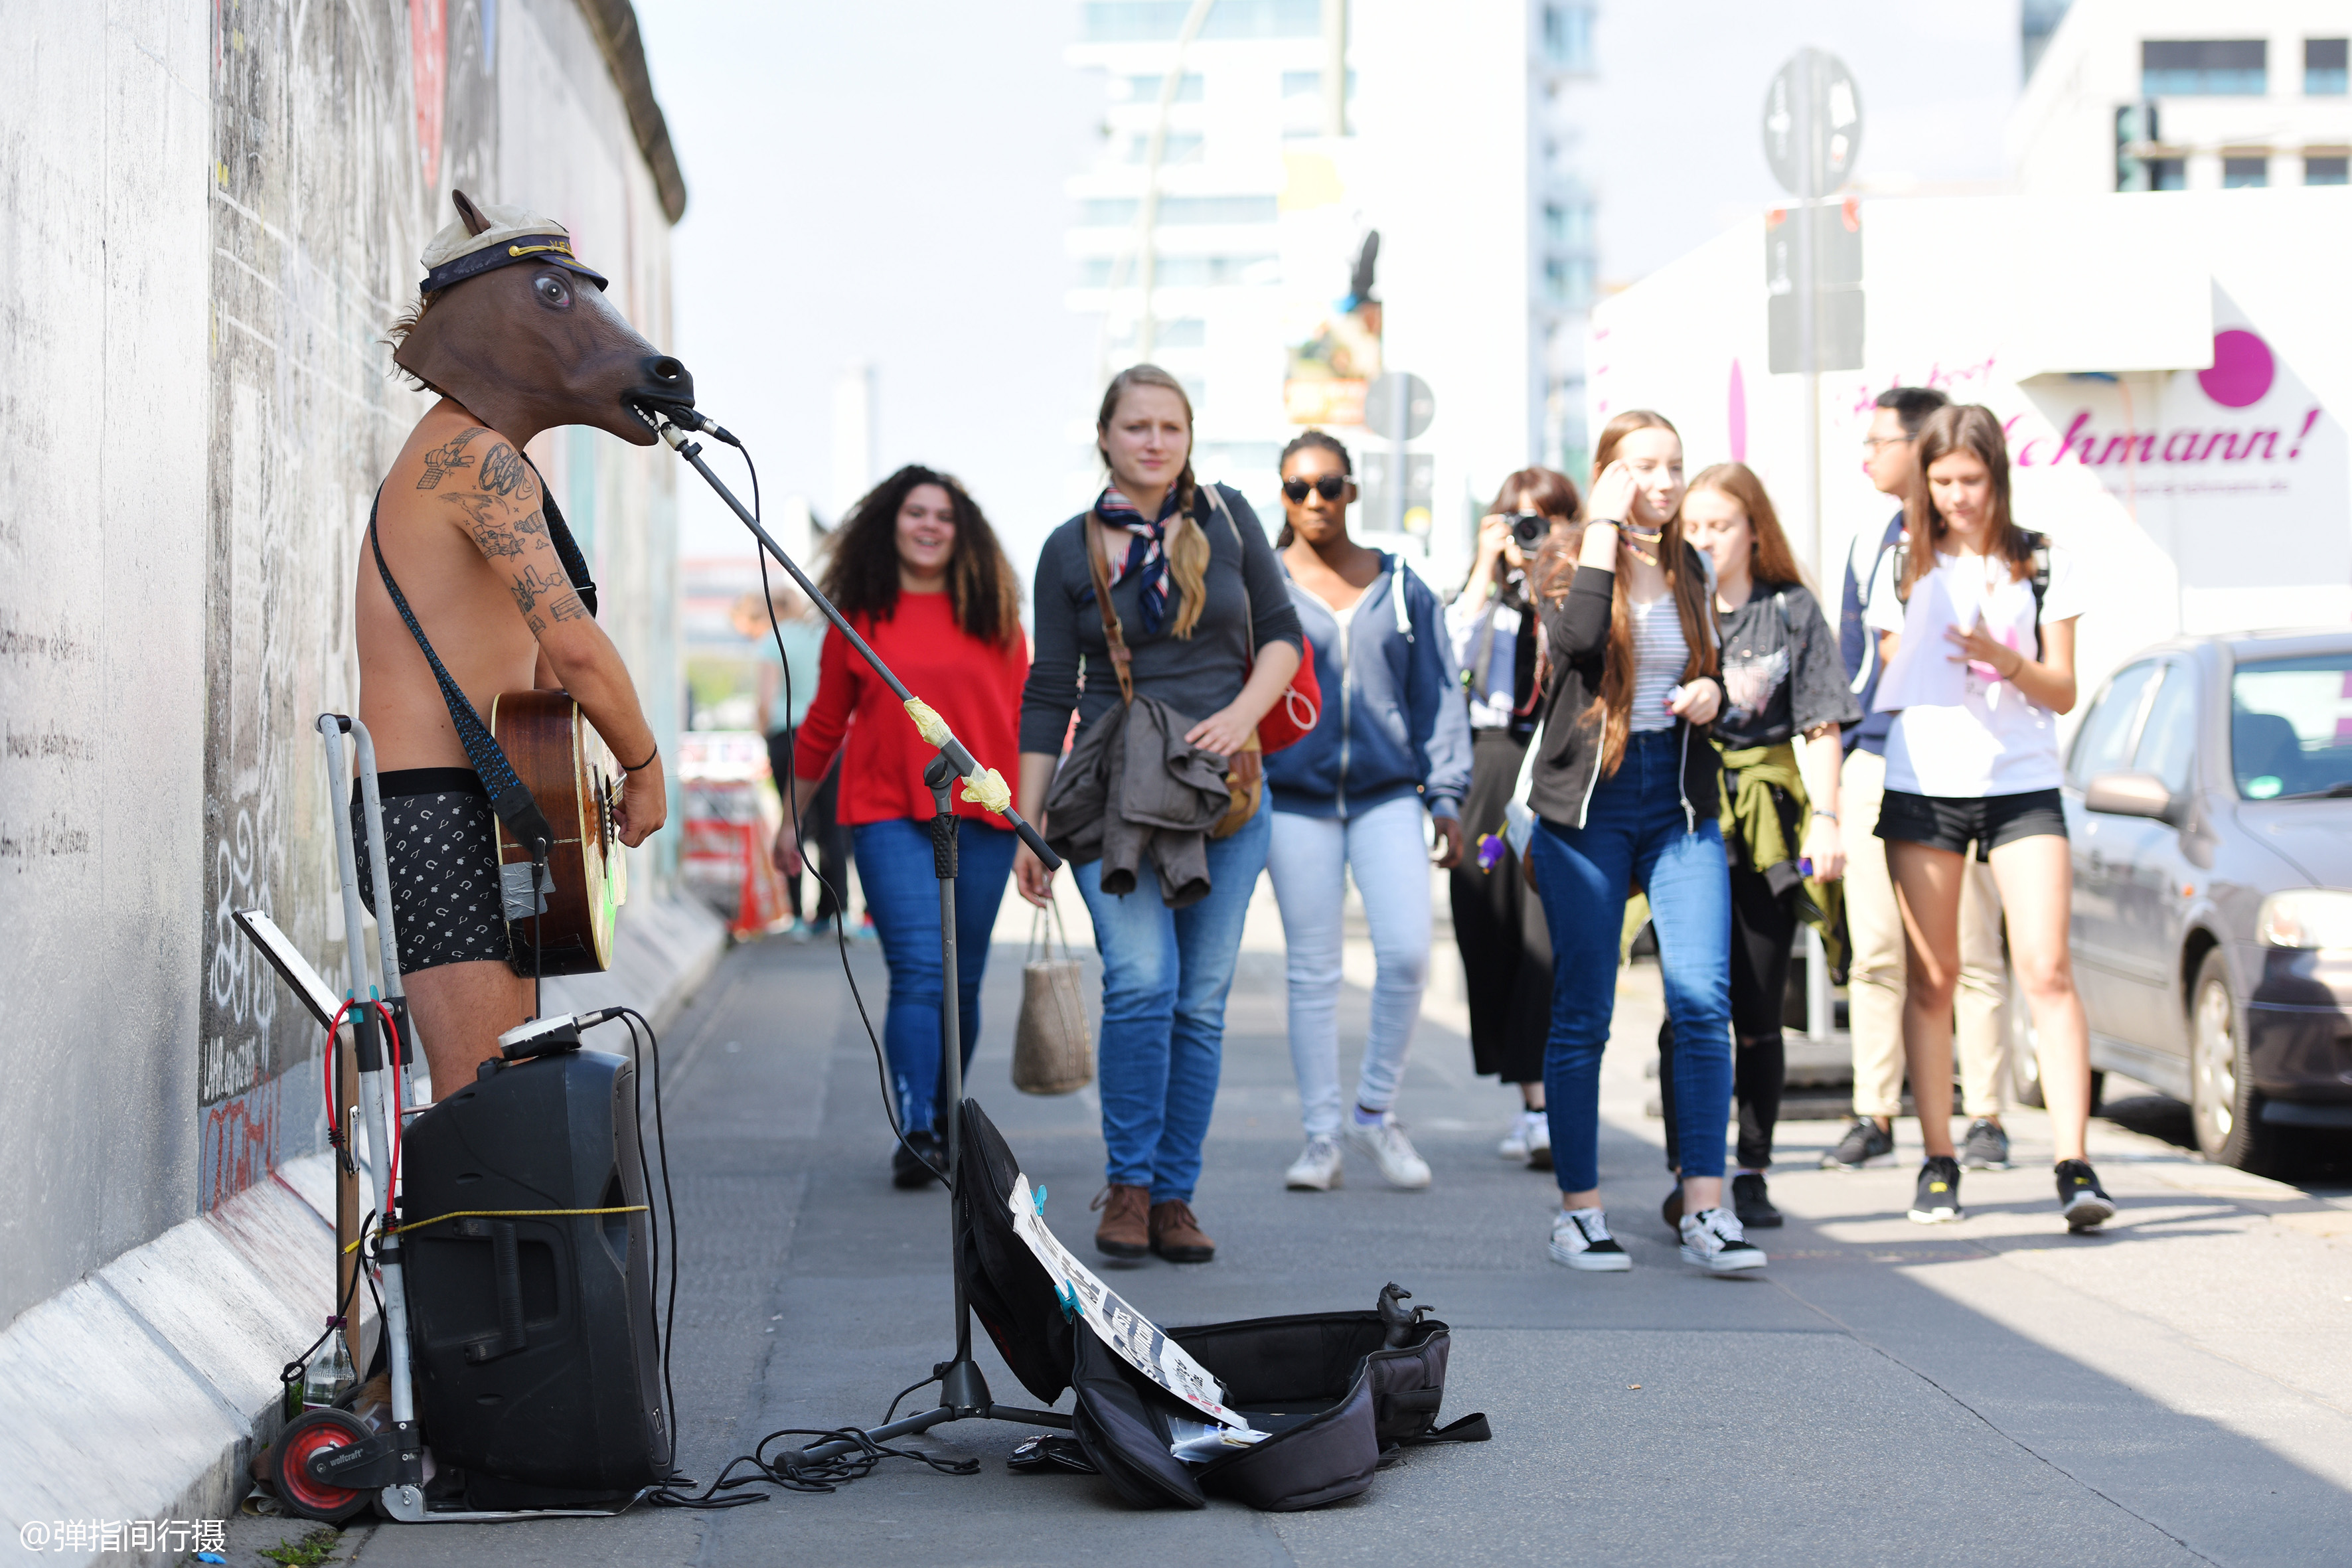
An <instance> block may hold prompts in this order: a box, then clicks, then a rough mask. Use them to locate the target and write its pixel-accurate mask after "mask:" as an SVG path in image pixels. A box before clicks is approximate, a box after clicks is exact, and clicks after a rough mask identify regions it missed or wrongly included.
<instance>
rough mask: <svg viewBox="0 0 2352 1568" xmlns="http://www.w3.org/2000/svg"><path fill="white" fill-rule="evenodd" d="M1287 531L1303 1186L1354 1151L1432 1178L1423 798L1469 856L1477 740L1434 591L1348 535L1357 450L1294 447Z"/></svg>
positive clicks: (1289, 771)
mask: <svg viewBox="0 0 2352 1568" xmlns="http://www.w3.org/2000/svg"><path fill="white" fill-rule="evenodd" d="M1281 472H1282V506H1283V517H1284V522H1283V525H1282V537H1281V538H1280V539H1279V540H1278V541H1276V543H1277V545H1278V546H1279V547H1280V548H1281V552H1282V563H1283V569H1284V572H1285V574H1286V575H1287V576H1288V578H1289V580H1290V600H1291V606H1292V608H1294V609H1295V610H1297V613H1298V621H1299V626H1300V629H1301V630H1302V631H1304V632H1305V633H1306V635H1307V643H1308V645H1309V646H1310V647H1313V648H1314V650H1315V656H1314V657H1315V664H1316V679H1317V683H1318V685H1319V686H1320V688H1321V689H1322V692H1323V710H1322V712H1321V713H1320V714H1319V715H1318V718H1317V721H1316V724H1315V728H1314V729H1313V730H1311V731H1308V732H1307V734H1306V735H1305V736H1304V737H1302V738H1301V739H1300V740H1299V741H1298V742H1296V743H1295V744H1293V745H1291V746H1289V747H1287V748H1286V749H1285V750H1283V751H1281V752H1276V754H1275V755H1273V756H1271V757H1268V758H1267V759H1266V763H1265V782H1266V787H1267V789H1268V790H1269V791H1270V792H1271V793H1272V795H1273V796H1274V844H1273V847H1272V849H1271V851H1270V853H1269V854H1268V856H1267V859H1266V871H1267V873H1268V875H1269V876H1270V877H1271V878H1272V879H1273V881H1274V896H1275V900H1276V902H1277V903H1278V904H1279V905H1280V906H1281V909H1282V936H1283V946H1284V948H1285V950H1286V953H1287V955H1288V957H1287V963H1288V969H1289V981H1290V1062H1291V1067H1292V1068H1293V1069H1294V1070H1295V1071H1296V1072H1297V1077H1298V1108H1299V1120H1300V1121H1301V1122H1302V1123H1303V1125H1304V1127H1305V1131H1306V1134H1307V1145H1306V1148H1305V1149H1304V1150H1303V1151H1302V1152H1300V1154H1299V1156H1298V1158H1297V1160H1295V1161H1293V1162H1292V1163H1291V1165H1290V1168H1289V1170H1288V1171H1286V1172H1285V1173H1284V1175H1283V1182H1284V1184H1285V1185H1286V1186H1288V1187H1290V1188H1292V1189H1294V1190H1309V1191H1317V1192H1326V1191H1328V1190H1329V1189H1331V1188H1332V1187H1335V1186H1337V1185H1339V1176H1340V1167H1341V1163H1342V1158H1343V1156H1342V1153H1341V1145H1342V1143H1343V1142H1344V1143H1345V1144H1346V1145H1347V1146H1348V1147H1350V1148H1353V1149H1355V1150H1356V1151H1358V1152H1360V1153H1362V1154H1364V1155H1365V1156H1367V1157H1368V1158H1370V1160H1371V1161H1372V1163H1374V1164H1375V1165H1376V1166H1378V1167H1379V1169H1380V1173H1381V1177H1382V1179H1384V1180H1385V1181H1386V1182H1387V1183H1388V1184H1389V1185H1391V1186H1392V1187H1405V1188H1414V1187H1425V1186H1427V1185H1429V1179H1430V1173H1429V1164H1428V1162H1426V1161H1424V1160H1423V1158H1422V1157H1421V1155H1420V1153H1419V1152H1416V1151H1415V1150H1414V1148H1413V1146H1412V1140H1410V1139H1409V1138H1407V1137H1406V1136H1405V1132H1404V1129H1403V1128H1402V1126H1401V1125H1399V1124H1398V1121H1397V1119H1396V1114H1395V1112H1394V1110H1391V1106H1392V1105H1393V1104H1394V1102H1395V1100H1396V1092H1397V1082H1398V1080H1399V1079H1402V1077H1403V1076H1404V1058H1405V1052H1406V1050H1407V1049H1408V1047H1411V1046H1412V1026H1413V1025H1414V1023H1415V1022H1416V1021H1417V1020H1418V1019H1419V1018H1420V1016H1421V994H1422V989H1423V986H1424V985H1425V984H1427V983H1428V979H1429V935H1430V908H1429V904H1430V900H1429V857H1428V854H1427V851H1426V849H1425V847H1424V841H1423V837H1422V826H1421V824H1422V815H1423V810H1424V809H1426V811H1427V813H1428V815H1429V816H1430V817H1431V818H1433V820H1434V821H1435V823H1436V826H1437V834H1438V837H1439V841H1440V845H1441V850H1440V853H1439V856H1438V858H1437V864H1438V865H1439V866H1441V867H1446V868H1451V867H1452V866H1453V865H1454V863H1455V862H1456V861H1458V860H1460V859H1461V858H1462V820H1461V816H1460V811H1459V808H1458V806H1457V805H1456V803H1457V802H1458V801H1459V800H1460V799H1461V798H1462V796H1463V795H1464V793H1465V791H1467V790H1468V789H1469V787H1470V735H1469V726H1468V724H1467V722H1466V721H1465V715H1464V711H1463V705H1462V693H1461V690H1460V689H1459V688H1458V687H1457V686H1456V685H1455V684H1454V679H1453V670H1452V668H1451V662H1450V656H1449V653H1448V651H1447V649H1446V647H1445V638H1444V628H1443V627H1442V626H1441V625H1440V622H1441V620H1442V618H1443V616H1444V610H1443V607H1442V606H1441V605H1439V604H1438V602H1437V595H1435V594H1433V593H1432V592H1430V590H1429V588H1428V586H1427V585H1426V584H1423V582H1422V580H1421V579H1420V578H1418V577H1416V576H1414V575H1413V574H1412V572H1410V571H1409V570H1407V569H1406V567H1405V564H1404V560H1403V557H1402V556H1398V555H1389V554H1384V553H1383V552H1380V551H1378V550H1372V549H1369V548H1367V547H1365V546H1364V545H1361V544H1359V543H1357V542H1355V541H1354V540H1352V539H1350V538H1349V537H1348V503H1349V501H1351V500H1354V499H1355V496H1356V486H1355V481H1354V479H1353V477H1352V465H1350V463H1349V458H1348V449H1347V448H1346V447H1343V446H1341V445H1340V444H1339V442H1338V441H1336V440H1334V439H1333V438H1332V437H1329V436H1327V435H1325V434H1324V433H1323V432H1322V431H1320V430H1309V431H1307V433H1305V434H1304V435H1302V436H1300V437H1297V439H1296V440H1294V441H1292V442H1291V443H1290V445H1289V446H1288V447H1286V448H1284V450H1283V454H1282V468H1281ZM1351 876H1352V877H1353V878H1354V879H1355V883H1356V893H1357V896H1358V897H1360V899H1361V900H1363V905H1364V921H1365V923H1366V925H1367V926H1369V927H1370V931H1371V938H1372V958H1373V963H1374V964H1375V969H1374V974H1373V980H1372V1016H1371V1024H1370V1028H1368V1029H1367V1030H1366V1031H1365V1037H1364V1058H1363V1065H1362V1067H1361V1068H1360V1070H1359V1072H1358V1074H1357V1080H1356V1095H1355V1104H1354V1106H1353V1107H1352V1109H1350V1108H1346V1107H1342V1106H1341V1104H1340V1102H1339V943H1340V910H1341V907H1342V906H1343V905H1344V904H1345V903H1346V901H1347V897H1348V881H1349V878H1350V877H1351Z"/></svg>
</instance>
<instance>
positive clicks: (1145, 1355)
mask: <svg viewBox="0 0 2352 1568" xmlns="http://www.w3.org/2000/svg"><path fill="white" fill-rule="evenodd" d="M1006 1206H1007V1207H1008V1208H1010V1209H1011V1210H1012V1211H1013V1230H1014V1231H1015V1232H1017V1233H1018V1234H1019V1236H1020V1237H1021V1239H1022V1240H1023V1241H1024V1242H1026V1243H1027V1244H1028V1247H1029V1250H1030V1252H1031V1253H1032V1254H1034V1256H1035V1257H1036V1259H1037V1261H1038V1262H1039V1263H1041V1264H1043V1265H1044V1266H1045V1272H1046V1274H1047V1275H1048V1276H1049V1277H1051V1278H1052V1279H1054V1280H1055V1281H1056V1282H1057V1284H1058V1285H1059V1286H1060V1288H1061V1289H1062V1293H1063V1298H1062V1299H1063V1302H1064V1305H1065V1307H1068V1306H1069V1305H1070V1304H1071V1303H1072V1298H1073V1297H1075V1298H1076V1303H1075V1304H1076V1309H1077V1313H1078V1316H1080V1317H1081V1318H1083V1319H1085V1320H1086V1324H1087V1328H1089V1329H1091V1330H1093V1331H1094V1334H1095V1337H1096V1338H1097V1339H1098V1340H1100V1341H1102V1342H1103V1343H1105V1344H1107V1345H1108V1346H1109V1347H1110V1348H1111V1349H1112V1351H1113V1352H1116V1353H1117V1354H1118V1356H1119V1358H1120V1359H1121V1360H1123V1361H1125V1362H1126V1363H1128V1364H1129V1366H1131V1367H1133V1368H1135V1370H1136V1371H1138V1372H1139V1373H1142V1374H1143V1375H1144V1376H1146V1377H1148V1378H1150V1380H1151V1381H1152V1382H1154V1383H1156V1384H1159V1385H1160V1387H1162V1388H1164V1389H1166V1390H1167V1391H1168V1392H1169V1393H1171V1394H1174V1395H1175V1396H1176V1397H1177V1398H1179V1399H1181V1400H1182V1401H1183V1402H1184V1403H1185V1404H1187V1405H1191V1406H1192V1408H1193V1409H1195V1410H1198V1411H1199V1412H1201V1413H1202V1415H1206V1416H1208V1417H1209V1418H1210V1419H1212V1420H1213V1421H1217V1422H1220V1423H1222V1424H1223V1425H1224V1426H1233V1427H1237V1428H1240V1429H1242V1430H1244V1431H1247V1430H1248V1429H1249V1421H1248V1418H1247V1417H1245V1416H1244V1415H1242V1414H1241V1413H1240V1412H1238V1411H1235V1410H1229V1409H1227V1408H1226V1407H1225V1404H1224V1397H1225V1385H1224V1384H1222V1383H1220V1382H1218V1381H1217V1380H1216V1378H1215V1377H1213V1376H1212V1375H1211V1374H1210V1372H1209V1369H1208V1368H1207V1367H1204V1366H1202V1364H1201V1363H1199V1362H1197V1361H1194V1360H1193V1359H1192V1357H1191V1356H1190V1355H1188V1354H1187V1353H1185V1352H1184V1349H1183V1347H1182V1346H1181V1345H1179V1344H1177V1343H1176V1342H1175V1341H1173V1340H1171V1339H1170V1338H1169V1337H1168V1335H1167V1333H1166V1332H1165V1331H1162V1330H1161V1329H1160V1325H1159V1324H1157V1323H1155V1322H1153V1321H1151V1320H1150V1319H1149V1318H1147V1317H1145V1316H1144V1315H1143V1314H1142V1313H1141V1312H1139V1311H1137V1310H1135V1309H1134V1308H1133V1307H1131V1306H1129V1304H1128V1303H1127V1301H1126V1300H1124V1299H1122V1298H1121V1297H1120V1295H1119V1294H1118V1291H1116V1290H1114V1289H1111V1288H1110V1287H1109V1286H1108V1285H1106V1284H1104V1283H1103V1282H1102V1281H1101V1280H1100V1279H1097V1278H1095V1274H1094V1271H1093V1270H1092V1269H1090V1268H1087V1266H1086V1265H1085V1264H1083V1263H1081V1262H1079V1261H1078V1260H1077V1259H1076V1258H1074V1257H1072V1256H1071V1254H1070V1249H1069V1248H1068V1247H1064V1246H1063V1245H1062V1244H1061V1242H1060V1241H1059V1240H1058V1239H1057V1238H1056V1237H1055V1235H1054V1233H1053V1232H1052V1231H1051V1230H1049V1229H1047V1228H1046V1226H1045V1217H1044V1216H1043V1215H1040V1214H1039V1213H1038V1212H1037V1210H1038V1203H1037V1200H1036V1199H1035V1198H1034V1197H1033V1196H1032V1195H1031V1194H1030V1191H1029V1178H1028V1177H1027V1176H1025V1175H1020V1176H1015V1177H1014V1178H1013V1196H1012V1197H1011V1199H1010V1200H1008V1202H1007V1204H1006Z"/></svg>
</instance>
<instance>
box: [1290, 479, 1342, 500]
mask: <svg viewBox="0 0 2352 1568" xmlns="http://www.w3.org/2000/svg"><path fill="white" fill-rule="evenodd" d="M1347 488H1348V479H1347V476H1346V475H1344V474H1326V475H1324V476H1323V477H1322V478H1321V479H1312V480H1309V479H1285V480H1283V481H1282V493H1283V494H1284V495H1286V496H1288V497H1289V498H1290V499H1291V500H1295V501H1302V500H1306V499H1307V491H1308V490H1310V489H1311V490H1313V491H1315V493H1316V494H1318V495H1319V496H1321V497H1322V498H1323V499H1324V500H1339V492H1340V491H1342V490H1344V489H1347Z"/></svg>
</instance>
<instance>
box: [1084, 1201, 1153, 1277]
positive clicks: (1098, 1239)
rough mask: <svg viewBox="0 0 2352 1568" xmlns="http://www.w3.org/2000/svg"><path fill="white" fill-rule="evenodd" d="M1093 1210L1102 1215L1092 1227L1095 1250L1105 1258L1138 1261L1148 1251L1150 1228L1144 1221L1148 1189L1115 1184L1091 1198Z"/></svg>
mask: <svg viewBox="0 0 2352 1568" xmlns="http://www.w3.org/2000/svg"><path fill="white" fill-rule="evenodd" d="M1093 1206H1094V1207H1096V1208H1098V1209H1100V1210H1102V1211H1103V1216H1102V1224H1100V1225H1098V1226H1096V1227H1095V1250H1096V1251H1097V1252H1099V1253H1101V1254H1102V1255H1103V1256H1104V1257H1105V1258H1141V1257H1142V1256H1143V1255H1144V1254H1145V1253H1147V1252H1149V1251H1150V1250H1151V1227H1150V1222H1149V1220H1148V1218H1147V1217H1146V1216H1147V1215H1148V1213H1149V1211H1150V1207H1151V1189H1150V1188H1149V1187H1126V1186H1120V1185H1118V1184H1117V1183H1113V1184H1111V1185H1109V1186H1108V1187H1105V1188H1104V1189H1103V1190H1102V1191H1101V1192H1099V1193H1097V1194H1095V1201H1094V1205H1093Z"/></svg>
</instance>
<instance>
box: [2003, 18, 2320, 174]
mask: <svg viewBox="0 0 2352 1568" xmlns="http://www.w3.org/2000/svg"><path fill="white" fill-rule="evenodd" d="M2347 38H2352V5H2346V4H2345V3H2344V0H2245V3H2244V4H2241V5H2231V6H2228V7H2226V8H2223V7H2216V6H2214V5H2210V3H2203V0H2074V5H2071V6H2069V7H2068V9H2067V11H2066V15H2065V17H2064V19H2063V21H2061V22H2060V23H2059V24H2058V26H2057V27H2056V29H2055V30H2054V31H2053V33H2052V34H2051V35H2050V37H2049V41H2048V45H2047V47H2046V48H2045V49H2044V51H2043V53H2042V56H2041V58H2040V59H2039V62H2038V63H2037V64H2036V66H2035V68H2034V70H2033V75H2032V79H2031V80H2030V81H2029V82H2028V83H2027V84H2026V89H2025V93H2024V96H2023V98H2022V99H2021V100H2020V102H2019V104H2018V107H2017V110H2016V112H2015V113H2014V115H2013V116H2012V117H2011V121H2010V129H2009V137H2008V142H2009V154H2010V160H2011V166H2012V168H2013V169H2014V170H2015V171H2016V179H2017V185H2018V188H2019V189H2020V190H2021V191H2024V192H2026V193H2028V194H2035V195H2040V194H2051V195H2056V194H2061V193H2072V194H2083V195H2088V194H2091V193H2095V192H2107V191H2177V190H2190V191H2200V190H2224V189H2242V188H2247V187H2254V186H2273V187H2275V186H2286V185H2341V184H2345V183H2346V180H2347V162H2352V91H2348V90H2347V86H2348V85H2352V84H2347V70H2346V63H2347V62H2346V47H2347Z"/></svg>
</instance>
